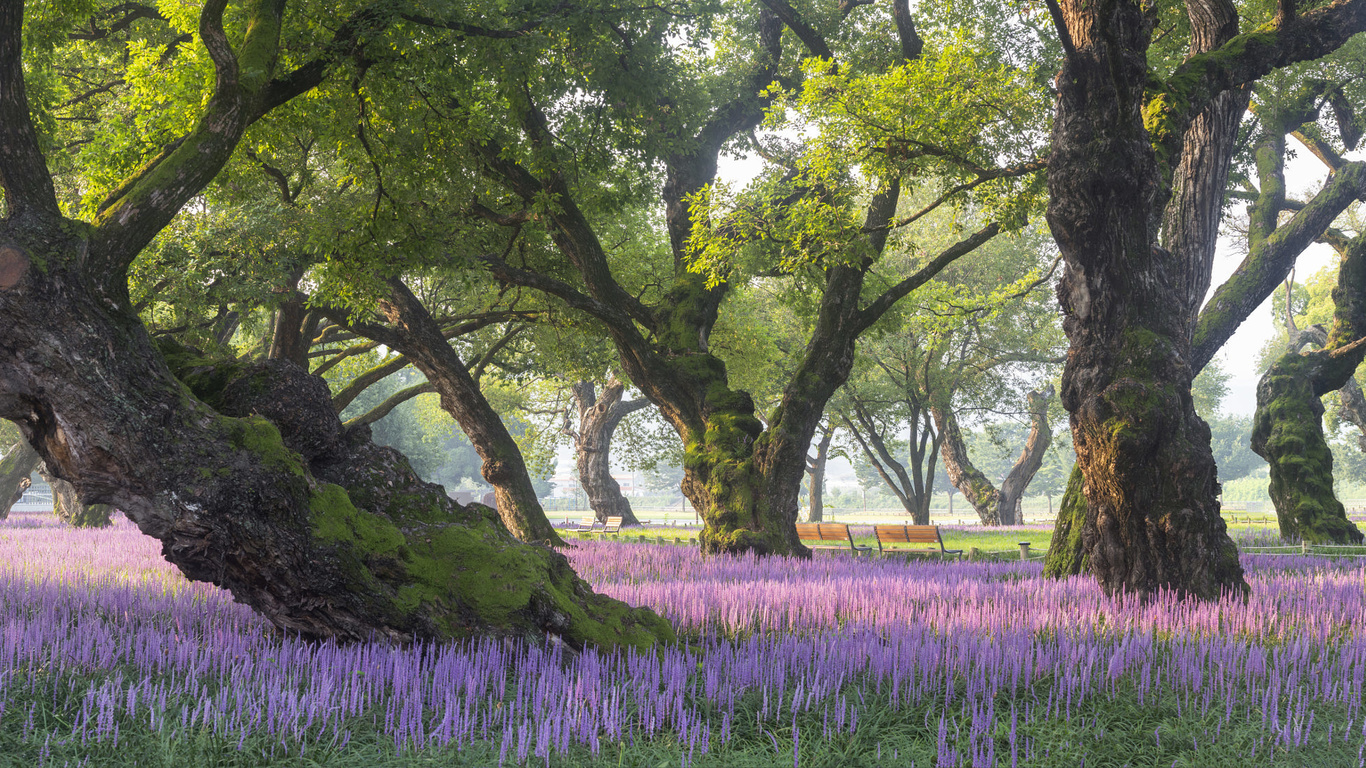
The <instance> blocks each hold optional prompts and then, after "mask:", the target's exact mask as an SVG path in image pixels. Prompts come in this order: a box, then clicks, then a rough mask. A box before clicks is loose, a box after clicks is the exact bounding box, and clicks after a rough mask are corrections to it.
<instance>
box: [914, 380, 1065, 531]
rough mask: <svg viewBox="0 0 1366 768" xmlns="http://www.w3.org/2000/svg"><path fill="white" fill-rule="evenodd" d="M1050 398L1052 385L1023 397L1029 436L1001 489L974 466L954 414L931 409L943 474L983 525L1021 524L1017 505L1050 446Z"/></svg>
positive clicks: (939, 409) (1018, 505)
mask: <svg viewBox="0 0 1366 768" xmlns="http://www.w3.org/2000/svg"><path fill="white" fill-rule="evenodd" d="M1052 398H1053V387H1052V386H1051V385H1050V386H1049V387H1048V388H1047V389H1046V390H1043V391H1037V392H1029V393H1028V394H1027V395H1026V399H1027V401H1028V403H1029V436H1028V437H1026V438H1025V444H1024V447H1023V448H1022V449H1021V450H1020V456H1019V457H1018V458H1017V459H1016V460H1015V463H1014V464H1013V465H1011V467H1010V471H1009V472H1008V473H1007V474H1006V476H1005V478H1004V479H1003V480H1002V481H1001V487H1000V488H996V487H995V486H994V485H993V484H992V483H991V481H990V480H989V479H987V477H986V476H985V475H983V474H982V472H981V471H980V470H978V469H977V467H976V466H974V465H973V463H972V461H971V458H970V457H969V455H968V448H967V444H966V443H965V442H964V441H963V434H962V431H961V430H960V429H959V427H958V419H957V418H956V417H955V416H954V414H953V412H952V411H949V410H947V409H943V408H936V409H935V410H934V419H935V423H936V424H937V425H938V426H939V431H940V432H942V433H943V434H944V444H943V446H942V448H941V450H942V452H943V460H944V471H945V472H947V473H948V476H949V481H950V482H952V483H953V485H954V487H955V488H957V489H958V490H959V491H960V492H962V494H963V497H964V498H966V499H967V500H968V503H970V504H972V506H973V508H974V509H976V510H977V515H978V516H979V517H980V518H981V520H982V524H983V525H1019V524H1020V523H1021V522H1022V519H1021V517H1022V515H1021V513H1020V503H1021V501H1022V499H1023V498H1024V492H1025V489H1026V488H1028V487H1029V482H1030V481H1031V480H1033V479H1034V475H1035V473H1037V472H1038V471H1039V467H1041V466H1043V459H1044V454H1045V453H1047V451H1048V446H1049V445H1051V444H1052V443H1053V429H1052V427H1051V426H1050V425H1049V423H1048V402H1049V400H1051V399H1052Z"/></svg>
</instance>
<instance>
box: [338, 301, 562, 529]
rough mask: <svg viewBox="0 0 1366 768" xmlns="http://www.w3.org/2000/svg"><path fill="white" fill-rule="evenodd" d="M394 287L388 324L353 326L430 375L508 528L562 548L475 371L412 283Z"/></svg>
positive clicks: (385, 303)
mask: <svg viewBox="0 0 1366 768" xmlns="http://www.w3.org/2000/svg"><path fill="white" fill-rule="evenodd" d="M389 289H390V290H389V296H388V297H387V298H386V299H385V300H384V301H383V302H381V311H382V312H383V313H384V315H385V316H386V320H387V321H388V323H387V325H379V324H377V323H360V322H356V323H350V325H351V327H353V328H354V329H355V330H356V332H357V333H360V334H361V335H363V336H366V337H368V338H371V339H373V340H375V341H378V342H380V343H382V344H386V345H388V346H389V347H390V348H391V349H394V350H397V351H399V352H401V353H402V354H403V355H404V356H405V357H406V358H408V359H409V360H411V361H412V363H413V365H414V366H416V367H417V369H418V370H420V371H422V373H423V374H424V375H425V376H426V377H427V381H428V382H430V383H431V385H432V387H433V388H434V389H435V390H436V393H437V395H439V396H440V398H441V407H442V408H444V409H445V410H446V412H447V413H449V414H450V415H451V416H452V417H453V418H454V419H455V420H456V422H458V423H459V424H460V429H461V430H462V431H463V432H464V433H465V436H466V437H468V438H469V441H470V444H471V445H473V446H474V450H475V451H476V452H477V453H478V454H479V458H481V459H483V466H482V467H481V473H482V474H483V476H484V479H485V480H486V481H488V483H489V484H490V485H492V486H493V493H494V497H495V498H496V499H497V505H498V514H499V515H500V516H501V517H502V518H503V523H504V524H505V525H506V526H507V527H508V530H510V531H512V533H513V535H514V536H516V537H517V538H519V539H521V540H522V541H532V542H545V543H549V544H553V545H557V546H562V545H563V544H564V540H563V539H561V538H560V535H559V533H557V532H556V531H555V528H554V527H553V526H552V525H551V524H550V520H549V519H548V518H547V517H546V516H545V510H543V509H542V508H541V502H540V500H539V499H537V498H536V488H535V487H534V486H533V485H532V484H531V476H530V475H529V474H528V473H527V468H526V460H525V459H524V458H522V449H521V448H519V447H518V446H517V441H516V440H515V439H513V437H512V434H511V433H510V432H508V430H507V427H506V426H505V425H504V424H503V419H502V418H501V417H500V416H499V415H498V413H497V411H495V410H493V406H492V405H490V404H489V401H488V400H487V399H486V398H485V397H484V393H483V391H481V390H480V389H479V384H478V382H476V381H475V380H474V377H473V376H471V375H470V371H469V368H467V367H466V366H465V363H464V361H462V360H461V359H460V355H459V354H457V353H456V351H455V349H453V348H452V347H451V345H450V342H449V341H447V340H446V337H445V336H444V335H443V333H442V330H441V327H440V326H439V325H437V323H436V320H435V319H433V318H432V315H431V313H430V312H428V311H427V308H426V307H425V306H423V305H422V302H421V301H419V300H418V298H417V297H416V296H414V295H413V292H412V291H411V290H409V289H408V286H407V285H405V284H404V283H403V282H402V281H401V280H398V279H393V280H390V281H389ZM334 319H337V320H338V321H341V320H344V318H334Z"/></svg>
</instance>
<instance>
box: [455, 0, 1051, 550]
mask: <svg viewBox="0 0 1366 768" xmlns="http://www.w3.org/2000/svg"><path fill="white" fill-rule="evenodd" d="M782 5H783V8H782V9H781V11H782V16H781V17H780V15H779V14H778V13H777V12H776V11H774V10H772V9H770V8H768V7H766V6H764V7H760V9H759V12H758V14H757V30H756V31H757V37H758V45H757V52H758V55H757V56H756V58H755V64H754V66H752V67H751V68H750V71H749V73H748V76H747V77H746V81H745V83H744V84H743V85H741V86H740V87H739V89H738V95H737V96H736V97H735V99H733V100H732V101H730V102H729V103H726V104H724V105H717V107H716V108H714V109H712V110H711V112H710V115H709V117H708V119H707V120H706V121H705V123H704V124H703V125H702V126H700V127H699V129H698V130H697V131H696V133H695V134H691V135H685V136H677V135H675V136H671V137H669V141H670V142H671V143H673V144H674V145H675V146H677V147H679V149H678V153H677V154H676V155H673V156H670V157H668V158H666V159H665V162H664V165H665V167H666V172H667V180H666V182H665V185H664V189H663V193H664V201H663V202H664V211H665V223H666V226H667V227H668V230H669V236H670V242H671V244H672V246H673V251H674V256H675V264H676V266H677V269H676V274H675V280H674V283H673V285H672V287H671V289H670V290H669V291H668V292H667V293H666V295H665V296H664V298H663V300H662V301H661V302H660V304H658V305H656V306H654V307H650V306H646V305H645V304H644V303H643V302H642V301H641V300H640V299H639V298H638V297H637V296H636V295H634V294H632V293H631V292H630V291H628V290H626V289H625V288H624V287H623V286H622V284H621V283H619V282H617V281H616V279H615V278H614V277H613V275H612V268H611V264H610V263H609V260H608V258H607V255H606V253H605V251H604V249H603V247H602V243H601V242H600V241H599V240H598V237H597V235H596V234H595V232H594V230H593V226H592V224H591V223H590V222H589V221H588V219H587V217H586V216H585V215H584V213H583V211H582V210H581V209H580V208H579V207H578V205H577V204H576V202H575V195H574V185H572V184H571V183H570V181H569V176H568V174H567V173H564V172H560V171H559V170H558V169H556V168H555V167H554V163H553V160H551V159H550V158H549V157H545V158H544V160H545V161H546V162H538V164H537V165H536V167H535V170H534V172H533V170H532V168H531V167H529V166H528V165H523V164H521V163H519V162H518V161H517V160H515V159H514V157H515V154H516V153H513V152H507V151H504V145H503V143H501V142H500V141H498V140H496V139H495V138H489V139H487V140H484V141H482V142H481V143H480V144H479V145H478V147H477V148H476V150H477V151H478V152H480V153H481V156H482V159H483V162H484V163H485V165H486V168H487V171H488V173H489V175H490V176H491V177H493V178H496V179H498V180H499V181H500V182H501V183H503V184H504V185H505V186H506V187H507V188H508V190H509V191H511V192H512V193H514V194H515V195H516V196H517V197H518V198H520V204H522V205H524V206H526V207H536V208H539V207H540V206H539V204H538V203H537V202H536V201H538V200H542V199H545V197H546V196H550V197H553V199H555V200H556V205H555V206H554V207H553V208H552V209H550V210H548V211H547V212H546V213H544V214H543V215H541V216H540V220H541V221H542V222H543V223H544V224H545V225H546V226H547V228H548V229H549V231H550V237H551V239H552V240H553V241H554V243H555V245H556V248H557V250H558V251H559V252H560V254H561V255H562V256H563V257H564V258H565V260H566V261H567V262H568V264H569V265H570V266H572V268H573V271H574V272H575V274H576V277H577V278H578V279H580V280H581V281H582V288H580V287H579V286H578V285H570V284H568V283H566V282H564V281H563V280H562V279H561V278H559V277H557V276H554V275H550V274H546V273H541V272H535V271H532V270H529V269H526V268H522V267H517V266H514V265H512V264H510V263H508V262H507V261H506V260H504V259H502V258H500V257H497V256H492V255H489V256H485V257H484V261H485V263H486V264H487V265H488V267H489V268H490V270H491V271H492V273H493V274H494V276H495V277H496V278H497V279H498V280H500V281H502V282H504V283H507V284H512V285H521V286H526V287H529V288H535V289H537V290H541V291H544V292H546V293H549V294H552V295H554V296H557V297H558V298H560V299H561V300H563V301H565V302H566V304H567V305H568V306H570V307H572V308H574V309H578V310H581V311H584V312H586V313H589V314H591V315H592V316H593V317H594V318H596V319H597V320H598V321H600V322H601V323H602V324H603V326H604V327H605V329H606V331H607V333H608V334H609V336H610V337H611V339H612V342H613V343H614V345H615V346H616V348H617V352H618V354H619V355H620V358H621V364H622V370H623V372H624V373H625V375H626V376H627V377H629V378H630V379H631V382H632V383H633V384H634V385H635V386H636V387H637V388H638V389H639V390H640V391H641V392H642V393H643V394H644V395H645V396H646V397H647V398H649V400H650V401H651V402H653V403H654V404H655V405H656V406H657V407H658V408H659V409H660V413H661V415H662V416H663V417H664V418H665V420H667V421H668V422H669V423H670V424H671V425H672V426H673V427H674V429H675V430H676V431H677V432H678V434H679V436H680V437H681V438H682V439H683V442H684V445H685V447H686V448H685V455H684V479H683V484H682V490H683V493H684V495H685V496H687V497H688V500H689V501H691V502H692V504H693V507H694V508H695V509H697V510H699V512H700V513H701V514H702V516H703V517H704V519H705V520H706V527H705V528H704V530H703V532H702V536H701V547H702V550H703V551H704V552H708V553H711V552H744V551H753V552H756V553H758V554H769V553H774V554H788V553H792V554H798V555H806V554H809V551H808V550H807V549H806V547H804V546H803V545H802V544H801V542H800V541H799V540H798V539H797V534H796V519H797V514H798V501H799V492H800V486H801V480H802V476H803V474H804V472H805V466H806V454H807V451H808V450H809V449H810V445H811V439H812V437H813V435H814V434H815V429H816V427H817V425H818V424H819V423H820V418H821V413H822V411H823V409H824V406H825V403H826V402H827V401H828V400H829V398H830V396H831V395H832V394H833V393H834V392H835V390H836V389H838V387H839V386H840V385H841V384H843V382H844V381H845V380H846V379H847V378H848V376H849V371H850V367H851V366H852V363H853V354H854V346H855V343H856V340H857V339H858V336H859V335H860V334H861V333H863V332H864V331H866V330H867V329H868V328H869V327H870V326H871V325H872V324H873V323H874V322H876V321H877V320H878V319H879V318H880V317H882V316H883V315H884V314H885V313H886V312H887V310H888V309H889V308H890V307H891V306H892V305H893V304H895V302H897V301H899V300H900V299H901V298H903V297H905V296H906V295H907V294H909V293H910V292H911V291H913V290H915V289H916V288H918V287H919V286H921V285H923V284H924V283H925V282H926V281H927V280H929V279H930V278H931V277H933V276H934V275H935V274H937V273H938V272H939V271H940V270H942V269H943V268H944V266H946V265H947V264H949V263H951V262H952V261H953V260H955V259H957V258H959V257H960V256H962V255H964V254H966V253H970V252H971V251H973V250H975V249H976V248H977V247H978V246H980V245H982V244H983V243H985V242H987V241H988V240H990V239H991V238H992V237H994V236H995V235H996V234H997V233H998V232H999V231H1000V229H1001V227H1000V226H999V224H996V223H992V224H989V225H987V226H986V227H984V228H983V229H982V230H980V231H978V232H976V233H973V234H972V235H970V236H968V237H966V238H964V239H963V240H962V241H961V242H959V243H957V244H955V245H953V246H951V247H950V248H948V249H946V250H945V251H944V252H943V253H941V254H940V255H938V256H936V257H935V258H934V259H932V260H930V262H929V263H928V264H927V265H926V266H925V267H924V268H922V269H921V270H920V271H919V272H917V273H915V274H914V275H911V276H909V277H907V278H906V279H904V280H902V281H901V282H899V283H897V284H895V285H894V286H892V287H891V288H889V289H887V290H885V291H883V292H881V294H880V295H878V296H877V297H876V298H874V299H873V300H872V301H871V302H865V301H864V300H863V297H862V294H863V288H864V281H865V278H866V277H867V275H868V272H869V270H870V269H871V268H872V266H873V265H874V263H875V262H876V261H877V258H878V257H879V256H880V255H881V253H882V251H883V248H884V247H885V245H886V242H887V233H888V231H889V225H890V224H891V222H892V219H893V216H894V214H895V213H896V206H897V202H898V200H899V199H900V196H901V186H900V180H899V179H896V178H889V179H885V180H884V182H885V184H884V186H883V187H882V189H881V190H880V191H879V192H877V193H876V194H875V195H874V196H873V199H872V201H871V203H870V204H869V206H868V209H867V215H866V217H865V223H864V226H863V227H862V230H863V231H862V232H861V233H859V235H860V236H856V237H853V238H850V240H849V241H848V242H843V243H841V244H839V246H838V249H839V250H838V252H834V251H832V253H831V254H830V255H831V257H832V258H830V259H829V261H828V263H822V264H821V265H819V269H821V270H822V271H823V273H824V274H823V277H824V292H823V295H822V297H821V303H820V307H819V309H818V310H817V317H816V319H815V322H814V329H813V331H812V334H811V337H810V339H809V340H808V343H807V347H806V354H805V357H804V358H803V359H802V361H801V363H800V364H799V365H798V366H797V368H796V370H795V371H794V373H793V375H792V378H791V379H790V380H789V382H788V384H787V386H786V387H785V389H784V392H783V396H782V400H781V402H780V404H779V405H778V407H777V408H776V409H775V410H774V412H773V414H772V417H771V418H770V419H769V420H768V427H767V429H765V428H764V425H763V424H761V423H760V421H759V419H758V418H756V417H755V414H754V403H753V400H752V398H751V397H750V396H749V395H748V394H746V393H744V392H739V391H736V390H733V389H731V387H730V384H729V381H728V379H727V376H726V371H725V365H724V364H723V363H722V361H721V360H720V358H718V357H716V356H715V355H713V354H711V353H710V352H709V350H708V337H709V336H710V334H711V331H712V329H713V327H714V326H715V324H716V321H717V315H718V311H719V308H720V306H721V303H722V300H723V299H724V298H725V294H726V291H727V286H726V284H725V283H722V284H720V285H713V286H708V285H707V282H708V279H707V277H706V276H704V275H699V274H694V273H690V272H688V271H687V270H686V269H685V268H684V266H685V265H686V264H687V262H688V259H689V256H688V239H689V237H691V235H692V234H693V232H694V229H695V228H696V227H699V226H705V225H706V223H707V222H705V221H703V220H702V218H701V217H702V216H706V215H707V214H695V211H696V210H697V209H698V208H697V206H695V204H694V199H693V196H694V195H697V194H699V193H702V192H704V190H705V189H706V187H707V186H708V185H710V184H711V183H712V181H713V180H714V179H715V177H716V171H717V166H718V157H719V154H720V151H721V149H722V147H724V146H725V145H726V143H727V142H728V141H730V140H731V139H732V138H733V137H734V136H737V135H742V134H744V133H745V132H747V131H749V130H751V129H753V128H754V127H756V126H758V125H759V123H760V122H761V121H762V120H763V117H764V111H765V109H766V108H767V106H768V99H769V98H770V97H769V96H767V95H765V96H761V97H756V94H758V93H760V92H762V91H764V90H765V89H766V88H767V87H768V85H769V84H771V83H772V82H773V79H774V77H775V76H777V75H778V64H779V62H780V59H781V57H782V41H783V33H784V19H787V20H789V21H791V22H792V23H794V24H795V23H796V22H797V16H798V14H797V12H796V11H795V9H793V8H791V7H790V6H787V5H786V4H782ZM894 13H895V14H896V15H897V17H898V18H897V30H898V33H899V35H900V38H901V43H902V45H901V47H902V51H901V53H902V56H903V58H905V59H914V58H915V57H916V56H918V55H919V54H920V51H921V48H922V46H921V42H920V40H919V38H918V36H917V35H916V34H915V31H914V25H913V24H912V23H911V19H910V17H909V10H908V9H907V7H906V4H905V3H904V0H899V2H897V3H895V4H894ZM798 26H799V27H800V28H801V30H802V38H803V43H804V44H806V45H808V46H811V45H813V44H814V45H818V47H822V46H823V43H821V42H820V34H819V33H817V32H816V31H815V30H814V28H812V27H810V25H806V24H804V23H803V24H798ZM812 50H814V49H812ZM827 50H828V49H827ZM827 58H828V57H827ZM519 116H520V118H521V126H520V128H521V130H522V133H523V134H524V137H525V140H526V141H527V142H528V143H529V144H530V145H532V146H539V147H550V146H555V145H556V144H557V143H558V142H559V141H560V140H559V138H558V137H556V136H555V135H554V133H553V131H552V126H551V123H550V121H549V120H548V119H547V118H546V116H545V115H544V114H543V113H542V112H541V111H540V110H539V109H538V108H536V105H534V104H532V103H529V102H528V103H524V104H521V105H519ZM1037 169H1038V166H1036V165H1035V164H1030V163H1025V164H1021V165H1019V166H1016V167H1013V168H1011V169H1001V173H1002V174H1009V175H1024V174H1027V173H1032V172H1033V171H1034V170H1037ZM806 192H809V190H805V191H803V192H802V193H801V194H802V195H804V194H805V193H806ZM799 196H800V195H799ZM489 213H490V214H492V215H490V216H487V218H489V219H490V220H493V221H508V222H509V223H510V224H512V225H515V223H514V222H513V221H512V220H514V219H516V218H517V217H516V216H502V215H499V214H497V213H495V212H489Z"/></svg>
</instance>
